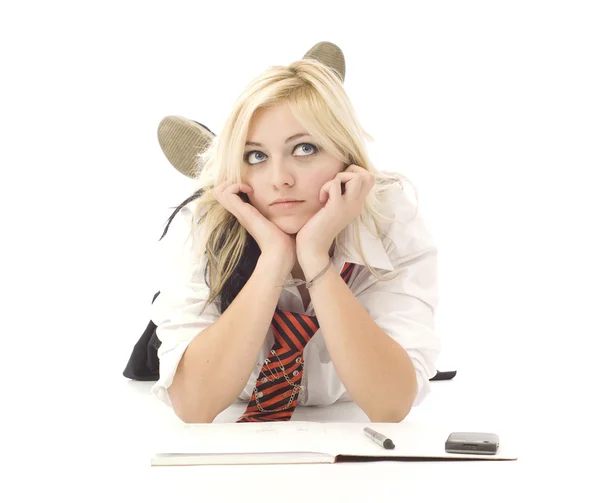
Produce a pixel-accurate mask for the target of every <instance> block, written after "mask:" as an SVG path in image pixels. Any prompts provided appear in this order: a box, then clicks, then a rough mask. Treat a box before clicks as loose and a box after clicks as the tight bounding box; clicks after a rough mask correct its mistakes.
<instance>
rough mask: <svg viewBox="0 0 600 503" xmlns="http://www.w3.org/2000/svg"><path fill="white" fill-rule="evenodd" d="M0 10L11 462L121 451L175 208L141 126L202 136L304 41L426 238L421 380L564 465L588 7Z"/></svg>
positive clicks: (581, 267)
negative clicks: (130, 376) (441, 379)
mask: <svg viewBox="0 0 600 503" xmlns="http://www.w3.org/2000/svg"><path fill="white" fill-rule="evenodd" d="M16 5H17V4H16V3H15V4H14V5H10V4H9V3H8V2H7V3H6V4H3V5H2V7H1V8H0V43H1V47H2V49H1V54H2V58H1V68H2V69H1V73H2V77H1V81H0V89H1V93H0V106H1V114H0V116H1V119H0V128H1V130H0V133H1V136H0V142H1V147H2V148H1V149H0V163H1V164H0V167H1V171H0V173H1V177H2V178H1V180H2V182H1V183H0V191H1V193H0V195H1V198H0V201H1V204H2V208H1V209H2V212H1V215H2V217H1V218H2V230H3V241H2V257H3V259H2V261H1V262H0V267H1V268H2V269H1V271H0V272H1V277H2V283H3V288H2V292H3V294H2V304H3V307H2V315H3V316H2V318H3V323H2V329H3V330H2V331H3V334H2V335H3V338H2V341H3V344H2V362H3V363H2V370H1V372H2V375H3V397H2V398H3V400H2V402H3V405H4V407H5V410H8V412H6V413H4V416H5V419H6V418H8V422H10V424H11V426H12V428H13V430H10V431H12V432H15V431H21V429H20V428H26V429H25V430H24V431H27V432H28V433H27V434H28V435H29V437H27V438H28V439H33V438H34V437H35V442H33V440H32V441H31V443H30V444H27V445H28V447H27V453H25V451H24V449H23V448H22V447H23V442H24V440H23V437H20V436H19V435H18V434H17V433H14V434H12V435H10V438H9V447H15V446H18V447H19V449H18V452H17V458H18V459H21V456H23V455H25V456H27V457H29V456H30V450H31V449H33V448H34V447H35V446H39V445H41V444H40V442H44V441H45V440H51V441H55V440H58V441H59V442H62V445H63V446H66V445H68V448H65V449H64V450H63V449H61V450H59V451H54V455H56V456H59V457H60V458H61V459H63V458H64V457H65V456H67V455H68V453H69V452H70V449H71V448H73V447H80V448H82V449H80V450H79V451H80V452H83V453H85V452H88V453H89V452H91V450H92V448H91V447H90V446H92V445H93V446H99V445H101V444H104V445H107V444H105V442H106V443H110V445H112V443H113V442H116V443H119V442H122V441H123V442H125V441H126V438H127V435H129V432H128V431H127V430H125V429H123V428H120V427H119V424H120V423H119V420H120V417H119V408H118V407H115V401H114V396H116V394H117V393H119V391H118V390H120V389H121V388H122V386H123V381H124V380H125V378H123V377H122V376H121V372H122V370H123V368H124V366H125V364H126V362H127V359H128V358H129V354H130V352H131V349H132V347H133V344H134V343H135V342H136V341H137V339H138V338H139V336H140V335H141V333H142V331H143V330H144V329H145V327H146V324H147V322H148V321H149V307H150V301H151V299H152V296H153V294H154V293H155V292H156V291H157V289H158V285H157V272H156V271H157V270H158V268H159V267H160V266H159V264H158V263H159V259H160V257H161V251H160V247H159V245H158V238H159V236H160V234H161V231H162V228H163V225H164V223H165V221H166V218H167V217H168V216H169V214H170V213H171V211H172V208H174V207H175V206H176V205H177V204H178V203H179V202H181V201H182V200H183V199H185V198H186V197H187V196H188V195H189V194H190V193H191V191H192V184H191V181H190V180H188V179H187V178H185V177H184V176H183V175H181V174H179V173H178V172H177V171H175V169H174V168H173V167H172V166H171V165H170V164H169V162H168V161H167V159H166V158H165V157H164V155H163V153H162V151H161V150H160V147H159V145H158V141H157V137H156V130H157V126H158V124H159V122H160V120H161V119H162V118H163V117H164V116H166V115H183V116H185V117H188V118H191V119H194V120H197V121H199V122H202V123H204V124H206V125H208V126H209V127H210V128H211V129H212V130H213V131H216V132H218V131H219V129H220V127H221V126H222V124H223V122H224V120H225V118H226V116H227V114H228V113H229V110H230V108H231V105H232V104H233V102H234V100H235V98H236V97H237V96H238V94H239V93H240V92H241V91H242V90H243V88H244V87H245V86H246V84H247V83H248V82H249V81H250V80H251V79H252V78H253V77H255V76H256V75H257V74H258V73H260V72H261V71H262V70H263V69H265V68H266V67H268V66H269V65H273V64H287V63H290V62H292V61H293V60H295V59H299V58H300V57H301V56H302V55H303V54H304V53H305V52H306V51H307V50H308V49H309V48H310V47H311V46H312V45H313V44H315V43H317V42H319V41H323V40H328V41H331V42H334V43H336V44H337V45H339V46H340V47H341V48H342V49H343V51H344V54H345V57H346V65H347V73H346V83H345V88H346V90H347V92H348V93H349V95H350V98H351V99H352V101H353V103H354V106H355V108H356V110H357V112H358V114H359V117H360V118H361V120H362V123H363V126H364V127H365V128H366V130H367V131H368V132H369V133H370V134H371V135H372V136H373V137H374V138H375V141H374V142H373V143H370V144H369V148H370V152H371V154H372V157H373V159H374V160H375V162H376V164H377V166H378V167H379V168H380V169H382V170H393V171H399V172H401V173H403V174H405V175H406V176H408V177H409V178H410V179H411V180H412V181H413V182H414V183H415V185H416V186H417V189H418V191H419V201H420V205H421V209H422V211H423V214H424V216H425V217H426V219H427V222H428V224H429V227H430V230H431V231H432V233H433V234H434V236H435V238H436V241H437V244H438V247H439V260H440V305H439V311H438V330H439V333H440V336H441V337H442V339H443V344H444V348H443V354H442V355H441V357H440V360H439V365H438V368H439V369H440V370H451V369H456V370H458V375H457V377H456V382H462V383H463V385H466V386H467V387H468V389H469V390H470V395H469V396H470V398H469V402H470V404H471V405H472V404H473V403H481V409H480V410H481V414H482V415H485V414H487V415H488V416H489V417H505V418H506V420H507V421H510V422H511V424H516V425H518V426H519V427H520V428H521V431H522V433H523V435H524V437H525V438H526V439H527V442H526V446H527V445H529V449H530V451H529V452H531V453H534V454H537V455H539V456H540V459H542V458H545V459H548V458H547V456H550V454H548V453H550V452H551V451H548V450H547V449H550V447H552V446H556V442H558V444H559V445H560V448H561V449H564V450H570V449H576V450H578V451H579V452H581V453H585V452H587V451H586V449H585V448H584V446H585V445H586V442H587V440H586V436H587V435H593V433H592V431H591V430H587V429H586V428H590V427H591V425H593V424H594V421H593V420H592V417H591V415H590V412H589V410H588V409H589V408H590V406H591V404H592V403H595V404H596V405H597V402H598V400H597V396H598V393H597V391H596V390H595V389H594V387H592V386H594V385H595V381H594V379H597V377H595V376H594V373H595V372H594V371H595V367H594V366H595V365H597V362H598V357H597V353H596V351H597V348H598V337H599V336H600V330H599V326H598V321H597V313H598V309H599V301H600V296H599V295H598V281H599V279H600V274H599V267H598V255H599V251H600V250H599V248H598V245H597V242H598V228H599V226H598V224H597V218H598V215H599V213H600V211H599V210H600V206H599V204H598V196H597V188H596V184H595V182H596V181H597V180H598V169H599V168H600V162H599V161H600V159H599V158H600V155H599V152H600V149H599V139H600V119H599V117H600V98H599V92H598V89H600V76H599V71H598V61H599V52H600V51H599V49H598V48H599V47H600V37H599V35H598V26H599V25H600V16H599V15H598V9H597V4H596V3H595V2H582V1H569V2H566V1H564V2H557V1H545V2H532V1H523V0H521V1H503V2H489V1H488V2H481V1H469V2H468V1H454V2H410V3H409V2H395V3H393V2H386V1H379V0H377V1H375V0H371V1H369V2H325V1H319V2H314V1H312V0H303V1H299V2H276V1H273V2H270V1H254V2H243V3H239V4H237V3H231V2H222V3H219V2H216V1H215V2H201V1H195V2H193V1H189V2H183V1H169V2H156V1H145V2H127V1H121V2H109V1H103V2H60V1H59V2H19V3H18V7H17V6H16ZM448 384H450V383H448ZM436 393H443V389H442V388H437V391H436ZM463 405H466V404H460V403H453V404H450V403H449V406H453V407H461V406H463ZM424 407H425V409H424V410H427V409H426V407H427V405H426V404H425V405H424ZM99 425H102V426H101V427H100V428H99V427H98V426H99ZM15 427H17V430H15V429H14V428H15ZM572 430H575V433H574V434H573V433H572ZM74 432H76V433H74ZM38 434H39V435H38ZM530 434H531V435H533V436H529V435H530ZM553 436H554V438H551V437H553ZM556 437H558V438H556ZM574 438H575V439H574ZM11 439H12V442H11ZM28 441H29V440H28ZM52 445H57V444H52ZM86 446H87V449H86ZM532 446H535V448H534V447H532ZM544 449H546V451H544ZM11 459H14V458H11ZM16 466H17V464H16V463H15V464H14V466H12V469H14V468H15V467H16ZM540 466H541V465H540ZM533 468H535V465H534V466H533ZM76 469H77V467H74V468H71V470H76ZM71 473H73V472H71ZM15 480H20V479H18V478H16V479H15ZM23 480H28V479H26V478H25V479H23ZM34 489H39V490H42V486H40V487H34Z"/></svg>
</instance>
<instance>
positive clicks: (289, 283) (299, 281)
mask: <svg viewBox="0 0 600 503" xmlns="http://www.w3.org/2000/svg"><path fill="white" fill-rule="evenodd" d="M332 265H333V262H332V261H331V259H329V263H328V264H327V265H326V266H325V269H323V270H322V271H321V272H320V273H319V274H317V275H316V276H315V277H314V278H313V279H311V280H310V281H304V280H303V279H292V280H290V281H286V282H285V284H284V285H278V286H279V287H283V288H285V287H286V286H300V285H306V288H307V289H308V288H310V287H311V286H313V284H314V282H315V281H317V280H318V279H319V278H320V277H321V276H323V274H325V273H326V272H327V269H329V268H330V267H331V266H332Z"/></svg>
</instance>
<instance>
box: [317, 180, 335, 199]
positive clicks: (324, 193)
mask: <svg viewBox="0 0 600 503" xmlns="http://www.w3.org/2000/svg"><path fill="white" fill-rule="evenodd" d="M332 182H333V180H329V181H328V182H326V183H324V184H323V186H322V187H321V190H320V191H319V201H320V202H321V204H323V203H326V202H327V200H328V199H329V187H331V183H332Z"/></svg>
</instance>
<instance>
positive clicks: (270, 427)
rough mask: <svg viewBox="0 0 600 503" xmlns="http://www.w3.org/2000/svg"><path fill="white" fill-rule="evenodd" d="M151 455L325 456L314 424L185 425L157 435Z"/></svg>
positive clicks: (322, 432) (318, 427)
mask: <svg viewBox="0 0 600 503" xmlns="http://www.w3.org/2000/svg"><path fill="white" fill-rule="evenodd" d="M159 433H160V435H159V436H157V438H156V439H155V441H154V442H153V449H152V451H153V453H169V454H174V453H193V454H236V453H269V452H275V453H278V452H321V453H327V452H328V446H327V440H326V433H325V428H324V426H323V425H322V424H320V423H316V422H301V421H290V422H281V421H278V422H268V423H211V424H185V425H181V426H180V427H178V428H173V429H169V430H168V431H163V432H159Z"/></svg>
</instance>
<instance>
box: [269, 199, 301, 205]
mask: <svg viewBox="0 0 600 503" xmlns="http://www.w3.org/2000/svg"><path fill="white" fill-rule="evenodd" d="M303 202H304V201H300V200H299V199H290V200H287V201H275V202H274V203H271V206H276V205H278V204H290V203H303Z"/></svg>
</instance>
